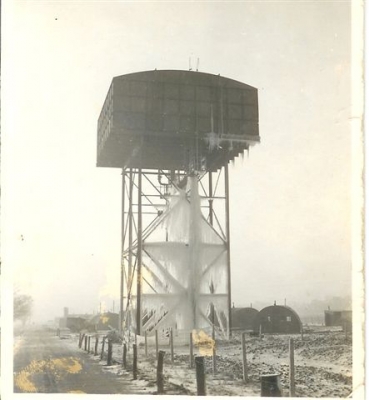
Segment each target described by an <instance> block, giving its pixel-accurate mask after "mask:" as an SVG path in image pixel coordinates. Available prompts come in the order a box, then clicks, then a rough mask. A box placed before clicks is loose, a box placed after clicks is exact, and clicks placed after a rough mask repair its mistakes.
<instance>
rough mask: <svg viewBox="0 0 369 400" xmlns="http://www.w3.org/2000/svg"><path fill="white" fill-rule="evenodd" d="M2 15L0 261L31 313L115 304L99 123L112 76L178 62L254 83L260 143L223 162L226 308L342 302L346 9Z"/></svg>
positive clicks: (51, 5) (207, 7)
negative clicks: (228, 264) (227, 221)
mask: <svg viewBox="0 0 369 400" xmlns="http://www.w3.org/2000/svg"><path fill="white" fill-rule="evenodd" d="M8 7H11V6H10V5H9V4H8ZM9 11H10V13H8V15H7V20H6V21H5V25H6V31H5V42H4V43H5V45H4V53H5V54H8V55H9V59H8V60H7V61H5V77H4V80H3V88H4V91H5V93H6V98H5V100H6V101H5V103H4V105H2V107H3V108H4V107H5V111H6V113H5V118H4V130H3V132H4V135H3V136H4V137H3V154H2V177H3V178H2V179H3V205H2V210H3V217H2V219H3V225H2V231H3V238H4V240H3V245H2V246H3V260H4V265H5V268H9V269H10V268H11V269H12V270H13V271H14V281H15V287H16V288H18V289H19V290H20V291H21V292H24V293H29V294H31V295H32V296H33V297H34V299H35V310H34V311H35V318H36V319H40V318H42V319H49V318H53V317H54V316H58V315H61V314H62V308H63V307H64V306H67V307H69V308H70V310H71V312H78V313H80V312H92V311H93V310H95V311H97V309H98V307H99V303H100V301H102V302H103V303H104V304H105V307H107V308H111V307H112V302H113V300H114V299H115V307H116V310H117V302H118V298H119V268H120V221H121V216H120V212H121V205H120V201H121V171H120V170H119V169H103V168H96V166H95V164H96V127H97V118H98V115H99V113H100V110H101V107H102V105H103V101H104V99H105V96H106V93H107V90H108V88H109V85H110V83H111V80H112V78H113V77H114V76H118V75H123V74H127V73H131V72H137V71H144V70H153V69H155V68H157V69H184V70H186V69H188V59H189V57H192V59H193V60H196V59H197V58H199V59H200V66H199V69H200V71H202V72H208V73H214V74H221V75H222V76H225V77H228V78H232V79H235V80H239V81H241V82H244V83H246V84H249V85H251V86H254V87H256V88H258V90H259V116H260V136H261V143H260V144H259V145H258V146H255V147H253V148H252V149H251V151H250V155H249V158H247V157H245V159H244V160H243V161H242V160H238V161H237V162H236V163H235V164H234V165H232V166H231V167H230V184H231V250H232V255H231V258H232V289H233V290H232V301H234V302H235V305H236V306H242V305H248V304H249V303H251V302H265V303H270V304H272V302H273V301H274V300H277V302H279V303H282V302H283V301H284V298H287V301H288V303H290V304H291V305H293V304H294V302H301V301H303V302H304V301H306V302H309V301H311V300H312V299H314V298H318V299H324V298H326V297H327V296H346V295H349V294H350V287H351V280H350V278H351V265H350V264H351V260H350V257H351V256H350V251H351V250H350V173H351V172H350V162H351V160H350V156H351V153H350V151H351V149H350V146H351V144H350V79H351V78H350V56H351V55H350V4H349V2H342V1H341V2H338V1H337V2H333V1H332V2H323V1H309V2H304V1H292V2H281V1H278V2H265V1H254V2H221V3H220V2H219V3H216V2H212V3H210V2H196V3H190V2H180V3H175V2H167V3H159V2H150V3H139V2H135V3H133V2H132V3H128V2H127V3H122V2H121V3H117V2H109V3H105V4H102V3H101V2H100V3H99V2H85V3H83V4H82V3H74V4H72V2H48V3H46V2H32V1H27V2H23V1H17V2H14V3H13V5H12V10H9ZM6 35H8V37H10V35H11V42H10V41H9V40H8V41H6V39H7V36H6ZM10 46H11V47H10ZM193 63H195V61H193ZM6 68H8V69H6ZM10 70H11V77H10V74H9V75H8V76H6V71H10Z"/></svg>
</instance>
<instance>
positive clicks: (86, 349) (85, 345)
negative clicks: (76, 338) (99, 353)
mask: <svg viewBox="0 0 369 400" xmlns="http://www.w3.org/2000/svg"><path fill="white" fill-rule="evenodd" d="M85 351H87V336H85Z"/></svg>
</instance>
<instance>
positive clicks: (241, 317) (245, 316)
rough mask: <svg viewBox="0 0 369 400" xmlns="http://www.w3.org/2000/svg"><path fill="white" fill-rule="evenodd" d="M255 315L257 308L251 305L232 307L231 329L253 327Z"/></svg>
mask: <svg viewBox="0 0 369 400" xmlns="http://www.w3.org/2000/svg"><path fill="white" fill-rule="evenodd" d="M257 315H258V310H256V309H255V308H252V307H244V308H232V329H234V330H249V329H254V319H255V317H256V316H257Z"/></svg>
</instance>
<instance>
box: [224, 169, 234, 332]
mask: <svg viewBox="0 0 369 400" xmlns="http://www.w3.org/2000/svg"><path fill="white" fill-rule="evenodd" d="M224 186H225V188H224V189H225V214H226V215H225V217H226V237H227V290H228V332H229V336H230V337H231V336H232V331H231V327H232V303H231V301H232V299H231V246H230V223H229V174H228V163H226V164H225V165H224Z"/></svg>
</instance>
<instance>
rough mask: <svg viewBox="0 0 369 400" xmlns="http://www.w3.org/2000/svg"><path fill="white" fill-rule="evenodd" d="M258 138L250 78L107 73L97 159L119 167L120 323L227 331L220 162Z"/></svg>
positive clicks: (139, 330) (225, 213) (224, 169)
mask: <svg viewBox="0 0 369 400" xmlns="http://www.w3.org/2000/svg"><path fill="white" fill-rule="evenodd" d="M257 142H259V129H258V97H257V89H255V88H253V87H251V86H249V85H246V84H244V83H241V82H237V81H235V80H232V79H228V78H224V77H221V76H219V75H212V74H207V73H200V72H195V71H178V70H164V71H157V70H155V71H145V72H138V73H132V74H127V75H122V76H118V77H115V78H113V81H112V83H111V85H110V88H109V91H108V94H107V96H106V100H105V102H104V105H103V108H102V111H101V114H100V117H99V120H98V135H97V166H98V167H112V168H121V169H122V257H121V282H120V288H121V302H120V316H121V322H120V327H121V329H122V328H126V327H128V328H129V329H130V330H132V331H134V332H135V333H136V334H139V335H142V334H143V333H144V332H146V333H147V334H150V333H153V332H154V331H155V330H159V329H165V328H175V329H178V330H181V329H187V330H188V329H193V328H201V329H206V328H207V327H213V329H214V326H215V325H216V328H217V329H218V331H219V333H220V334H223V335H224V336H228V335H229V333H230V326H231V312H230V310H231V265H230V227H229V176H228V163H229V162H230V161H232V160H234V159H235V158H236V157H238V156H239V155H243V153H244V151H245V150H248V149H249V147H250V146H252V145H253V144H255V143H257ZM215 321H216V324H215Z"/></svg>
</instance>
